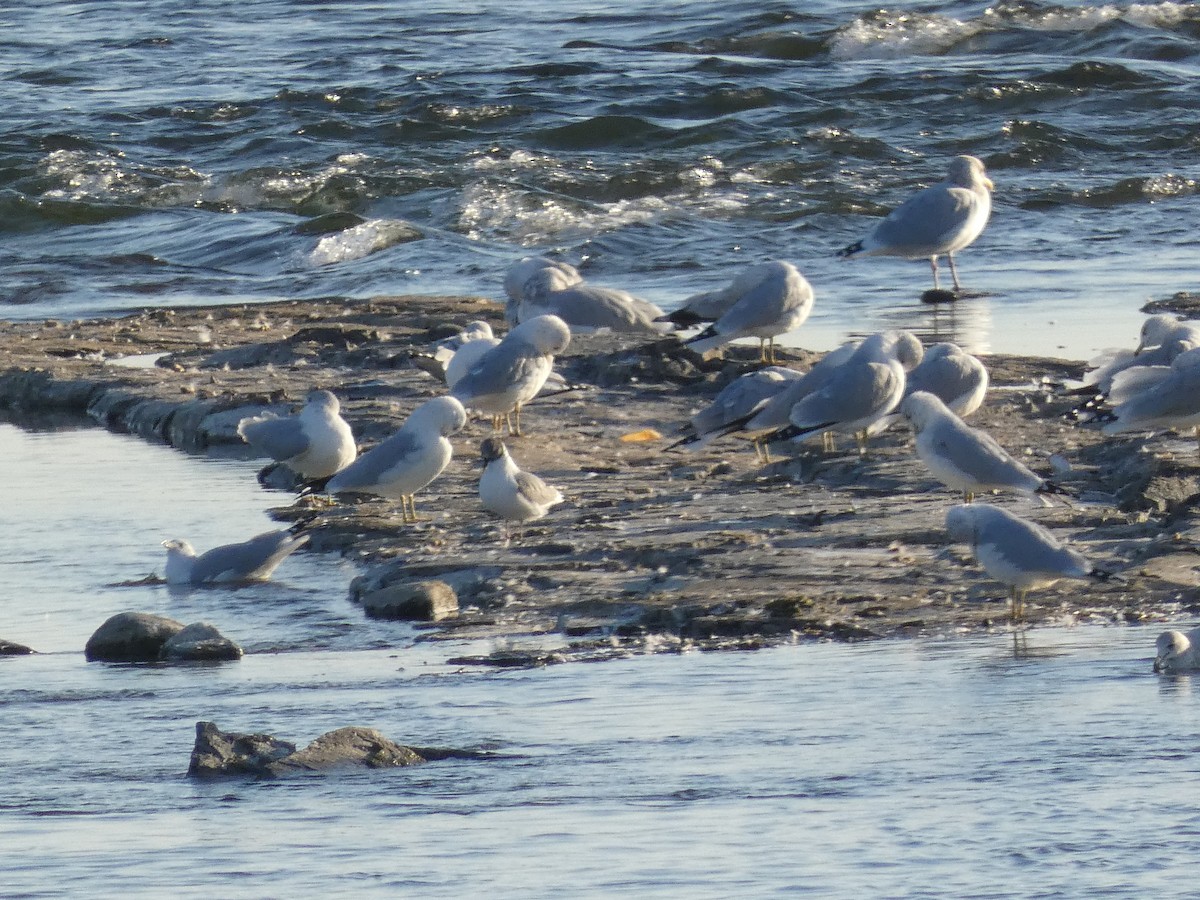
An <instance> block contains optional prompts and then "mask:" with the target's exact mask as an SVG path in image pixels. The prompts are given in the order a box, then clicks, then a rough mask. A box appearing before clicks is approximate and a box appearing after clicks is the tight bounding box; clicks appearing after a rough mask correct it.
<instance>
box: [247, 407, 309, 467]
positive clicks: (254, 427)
mask: <svg viewBox="0 0 1200 900" xmlns="http://www.w3.org/2000/svg"><path fill="white" fill-rule="evenodd" d="M238 434H240V435H241V436H242V440H244V441H245V442H246V443H247V444H249V445H250V446H251V447H253V448H254V449H255V450H258V451H260V452H262V453H265V454H267V455H268V456H270V457H271V458H272V459H275V460H278V461H279V462H284V461H285V460H289V459H291V458H292V457H295V456H299V455H300V454H301V453H304V452H305V451H306V450H308V448H309V439H308V435H306V434H305V433H304V429H303V427H302V426H301V425H300V420H299V419H298V418H297V417H295V416H288V417H287V418H282V419H281V418H278V417H275V416H259V417H256V418H250V419H242V421H241V422H239V423H238Z"/></svg>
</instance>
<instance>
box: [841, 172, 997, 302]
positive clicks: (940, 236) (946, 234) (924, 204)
mask: <svg viewBox="0 0 1200 900" xmlns="http://www.w3.org/2000/svg"><path fill="white" fill-rule="evenodd" d="M991 190H992V182H991V179H989V178H988V177H987V173H986V172H985V170H984V167H983V163H982V162H980V161H979V160H978V159H976V158H975V157H974V156H956V157H955V158H954V159H953V160H951V162H950V170H949V172H948V174H947V175H946V180H945V181H940V182H938V183H937V184H935V185H931V186H930V187H927V188H925V189H924V190H923V191H921V192H920V193H918V194H916V195H914V196H913V197H910V198H909V199H908V200H906V201H905V202H904V203H902V204H901V205H900V206H898V207H896V208H895V209H894V210H892V211H891V213H889V214H888V216H887V218H885V219H884V220H883V221H882V222H880V223H879V224H878V225H876V226H875V228H874V229H873V230H872V231H871V233H870V234H868V235H867V236H866V237H865V238H863V239H862V240H861V241H856V242H854V243H853V244H851V245H850V246H848V247H845V248H843V249H841V250H839V251H838V254H837V255H838V256H841V257H843V258H846V259H850V258H853V257H856V256H900V257H904V258H905V259H918V258H921V257H928V259H929V265H930V268H931V269H932V270H933V289H934V290H935V291H936V290H938V289H939V288H938V266H937V258H938V257H939V256H945V257H946V260H947V262H949V264H950V277H951V278H953V279H954V290H956V291H961V290H962V286H961V285H960V284H959V282H958V272H957V271H955V268H954V254H955V253H956V252H957V251H959V250H962V249H963V248H964V247H967V246H970V244H972V243H973V242H974V241H975V239H976V238H977V237H979V235H980V234H982V233H983V229H984V226H985V225H987V221H988V216H990V215H991V212H992V195H991Z"/></svg>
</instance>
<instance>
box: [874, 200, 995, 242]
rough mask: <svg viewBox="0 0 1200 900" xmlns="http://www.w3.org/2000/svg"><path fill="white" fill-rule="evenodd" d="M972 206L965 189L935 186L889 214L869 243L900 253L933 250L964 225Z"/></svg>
mask: <svg viewBox="0 0 1200 900" xmlns="http://www.w3.org/2000/svg"><path fill="white" fill-rule="evenodd" d="M974 204H975V195H974V194H972V193H971V192H970V191H969V190H967V189H966V188H956V187H949V186H947V185H945V184H935V185H933V186H932V187H928V188H926V189H925V190H923V191H921V192H920V193H918V194H916V195H914V196H913V197H910V198H909V199H908V200H906V201H905V202H904V203H902V204H900V205H899V206H898V207H896V208H895V209H894V210H892V211H891V213H889V214H888V216H887V218H886V219H884V220H883V221H882V222H880V223H879V224H878V225H877V226H876V227H875V230H874V231H873V232H871V242H872V243H874V244H879V245H883V246H886V247H889V248H891V249H892V250H899V251H903V250H904V249H905V248H911V249H913V250H915V251H924V250H925V249H927V248H930V247H936V246H938V245H939V244H941V243H942V242H943V241H944V240H945V239H946V238H947V236H949V235H952V234H953V233H954V232H955V231H956V230H957V229H958V228H959V227H960V226H961V225H962V223H963V222H964V221H966V219H967V218H968V216H970V214H971V207H972V206H973V205H974Z"/></svg>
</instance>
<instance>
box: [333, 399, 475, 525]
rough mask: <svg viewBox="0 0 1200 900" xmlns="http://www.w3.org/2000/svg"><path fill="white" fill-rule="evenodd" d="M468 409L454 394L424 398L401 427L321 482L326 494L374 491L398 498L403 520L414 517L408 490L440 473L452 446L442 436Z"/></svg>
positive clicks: (413, 490) (452, 429)
mask: <svg viewBox="0 0 1200 900" xmlns="http://www.w3.org/2000/svg"><path fill="white" fill-rule="evenodd" d="M466 423H467V413H466V410H464V409H463V407H462V404H461V403H459V402H458V400H456V399H455V398H454V397H435V398H434V399H432V400H427V401H425V402H424V403H422V404H421V405H420V406H418V407H417V408H416V409H414V410H413V411H412V413H410V414H409V417H408V419H407V420H406V421H405V422H404V424H403V425H402V426H401V427H400V430H399V431H397V432H396V433H395V434H393V435H392V436H391V437H389V438H388V439H387V440H385V441H384V442H383V443H381V444H379V445H378V446H376V447H373V448H371V449H370V450H368V451H367V452H366V453H364V454H363V455H362V456H360V457H359V458H358V459H357V460H355V461H354V462H353V463H351V464H350V465H349V466H347V467H346V468H344V469H343V470H342V471H341V472H339V473H338V474H337V475H335V476H334V477H333V478H331V479H330V480H329V481H328V482H327V483H326V484H325V488H324V489H325V490H326V491H327V492H328V493H330V494H374V495H376V496H379V497H386V498H387V499H389V500H399V501H400V514H401V516H402V518H403V519H404V521H405V522H415V521H416V519H417V507H416V503H415V501H414V500H413V495H414V494H415V493H416V492H417V491H419V490H421V488H423V487H425V486H426V485H428V484H429V483H430V482H431V481H433V480H434V479H435V478H437V477H438V476H439V475H440V474H442V470H443V469H445V468H446V466H447V465H449V463H450V457H451V456H452V455H453V452H454V448H453V446H452V445H451V443H450V441H449V440H447V437H448V436H449V435H451V434H454V433H455V432H457V431H459V430H461V429H462V427H463V426H464V425H466Z"/></svg>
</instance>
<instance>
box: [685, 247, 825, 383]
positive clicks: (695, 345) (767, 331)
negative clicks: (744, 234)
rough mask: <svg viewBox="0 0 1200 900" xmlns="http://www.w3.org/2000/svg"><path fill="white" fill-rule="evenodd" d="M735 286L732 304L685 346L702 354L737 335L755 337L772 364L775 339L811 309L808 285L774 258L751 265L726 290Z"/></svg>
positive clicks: (798, 323)
mask: <svg viewBox="0 0 1200 900" xmlns="http://www.w3.org/2000/svg"><path fill="white" fill-rule="evenodd" d="M739 282H740V284H739ZM735 287H737V288H740V293H739V295H738V296H737V298H736V299H735V301H734V303H733V305H732V306H730V307H729V308H728V309H727V310H726V311H725V312H724V313H722V314H721V317H720V318H718V319H717V320H716V321H715V322H713V323H712V324H711V325H710V326H708V328H706V329H704V331H702V332H700V333H699V334H698V335H696V336H695V337H693V338H691V339H689V340H688V341H687V342H686V344H687V346H688V347H690V348H691V349H692V350H695V351H696V352H697V353H705V352H707V351H709V350H713V349H715V348H717V347H721V346H724V345H725V344H728V343H729V342H730V341H734V340H737V339H738V338H743V337H756V338H758V342H759V356H760V357H761V359H762V361H763V362H765V363H771V364H774V363H775V338H776V337H778V336H779V335H781V334H787V333H788V332H789V331H794V330H795V329H797V328H799V327H800V326H801V325H803V324H804V322H805V321H806V320H807V319H808V316H809V313H811V312H812V308H813V299H814V296H815V295H814V294H813V289H812V285H810V284H809V283H808V281H807V280H806V279H805V278H804V276H803V275H801V274H800V271H799V270H798V269H797V268H796V267H795V266H793V265H792V264H791V263H788V262H782V261H779V260H776V261H775V262H768V263H762V264H761V265H757V266H752V267H751V268H750V269H748V270H747V271H746V272H744V273H743V274H742V275H740V276H739V277H738V279H735V280H734V283H733V285H731V286H730V290H732V289H733V288H735Z"/></svg>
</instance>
